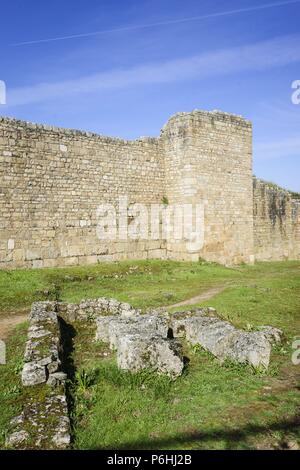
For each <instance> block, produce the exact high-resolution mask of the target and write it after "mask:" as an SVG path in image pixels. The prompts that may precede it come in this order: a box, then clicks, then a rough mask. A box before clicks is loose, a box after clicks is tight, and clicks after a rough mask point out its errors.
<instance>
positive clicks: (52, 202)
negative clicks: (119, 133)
mask: <svg viewBox="0 0 300 470" xmlns="http://www.w3.org/2000/svg"><path fill="white" fill-rule="evenodd" d="M0 179H1V185H0V266H1V267H23V266H25V267H42V266H44V267H49V266H60V265H76V264H87V263H96V262H97V261H98V260H100V261H101V260H113V259H123V258H126V257H129V258H146V257H160V256H163V255H164V249H163V243H162V242H160V241H155V240H154V241H149V242H147V243H144V242H143V241H128V242H126V241H125V242H124V241H117V242H115V243H114V242H110V243H108V242H107V241H106V240H104V241H103V240H99V239H98V238H97V236H96V224H97V217H96V210H97V207H98V206H99V204H101V203H107V202H113V203H114V204H115V203H117V202H118V196H123V195H126V196H128V198H129V202H131V203H134V202H137V203H144V204H150V203H152V202H157V201H161V199H162V197H163V194H164V161H163V155H162V152H161V150H160V142H159V140H158V139H142V140H137V141H132V142H131V141H124V140H121V139H111V138H108V137H102V136H99V135H95V134H90V133H85V132H79V131H71V130H66V129H58V128H51V127H45V126H38V125H33V124H28V123H25V122H21V121H15V120H10V119H2V120H0Z"/></svg>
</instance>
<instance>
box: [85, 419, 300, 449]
mask: <svg viewBox="0 0 300 470" xmlns="http://www.w3.org/2000/svg"><path fill="white" fill-rule="evenodd" d="M299 426H300V415H297V416H294V417H293V418H291V419H287V420H285V421H280V422H276V423H273V424H270V425H254V424H249V425H247V426H245V427H243V428H241V429H224V430H223V429H220V430H214V431H203V432H201V431H192V432H190V433H189V432H186V433H180V434H177V435H175V436H170V437H165V438H163V437H162V438H157V439H149V440H136V441H134V442H124V443H123V444H121V445H118V446H117V449H118V450H129V449H134V450H137V449H140V450H141V449H144V450H146V449H152V450H157V449H166V448H172V447H174V446H178V445H180V444H182V449H184V448H186V447H187V446H188V447H189V448H190V447H191V446H192V448H194V449H197V448H198V449H205V445H204V444H205V441H209V440H216V441H225V442H226V445H225V448H226V449H227V450H234V449H236V448H237V446H238V444H239V443H240V444H241V443H243V444H245V441H246V440H247V438H248V437H251V436H256V435H263V434H265V435H267V434H269V433H270V432H276V431H277V432H278V431H286V432H295V431H296V432H297V431H299ZM261 437H263V436H261ZM193 444H194V446H193ZM109 448H110V447H106V449H109ZM112 448H114V449H115V448H116V447H115V446H113V447H112ZM282 449H284V445H283V446H282ZM91 450H101V447H97V448H96V447H95V448H93V449H91ZM102 450H103V449H102Z"/></svg>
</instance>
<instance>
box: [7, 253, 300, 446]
mask: <svg viewBox="0 0 300 470" xmlns="http://www.w3.org/2000/svg"><path fill="white" fill-rule="evenodd" d="M216 286H225V290H224V291H223V292H221V293H220V294H218V295H216V296H215V297H214V298H212V299H211V300H209V301H207V302H203V303H201V305H209V306H213V307H215V308H217V310H218V313H219V315H220V316H221V317H223V318H225V319H228V320H230V321H231V322H233V323H234V324H235V325H236V326H238V327H241V328H247V329H250V330H251V329H255V328H256V327H257V326H260V325H273V326H277V327H279V328H281V329H283V331H284V334H285V340H284V343H283V345H282V346H279V347H276V348H274V351H273V353H272V360H271V365H270V368H269V370H268V372H267V373H266V372H263V371H259V370H254V369H252V368H251V367H249V366H241V365H235V364H232V363H225V364H224V365H222V366H221V365H220V364H219V363H218V362H217V361H216V360H215V359H214V358H213V357H212V356H211V355H210V354H208V353H206V352H204V351H202V350H201V348H189V347H188V346H187V345H186V346H185V347H186V355H187V356H188V357H189V359H190V363H189V365H188V368H187V369H186V371H185V372H184V374H183V376H182V377H180V378H179V379H177V380H176V381H175V382H171V381H169V380H168V379H167V378H166V377H161V376H157V375H153V374H151V373H150V372H149V371H145V372H143V373H140V374H135V375H132V374H129V373H126V372H121V371H119V370H118V369H117V367H116V363H115V357H114V355H113V354H112V353H111V352H110V351H109V350H108V348H107V346H106V345H104V344H101V343H98V344H97V343H94V342H92V341H91V339H92V337H93V329H92V327H91V328H85V329H82V328H80V326H79V325H75V328H76V330H77V335H76V336H75V337H74V344H75V350H74V352H73V360H74V364H75V367H76V372H75V383H74V385H73V386H72V388H71V392H72V396H73V399H74V409H73V415H72V418H73V430H74V447H75V448H78V449H103V448H119V449H124V448H128V449H129V448H135V449H136V448H143V449H145V448H148V449H183V448H184V449H198V448H199V449H203V448H210V449H246V448H257V447H272V448H273V447H274V446H275V447H276V446H279V447H284V446H285V443H286V442H288V441H289V440H291V441H295V440H299V439H300V434H299V427H300V426H299V389H300V388H299V387H300V383H299V367H300V366H294V365H293V364H292V363H291V353H292V349H291V342H292V339H293V337H294V336H297V335H299V334H300V333H299V332H300V262H296V261H295V262H292V261H288V262H278V263H258V264H256V265H254V266H247V265H243V266H237V267H234V268H225V267H223V266H219V265H216V264H209V263H179V262H171V261H165V262H162V261H139V262H122V263H111V264H101V265H100V264H99V265H96V266H91V267H80V268H78V267H76V268H64V269H44V270H35V271H34V270H32V271H30V270H19V271H10V272H7V271H6V272H1V273H0V312H1V313H2V315H7V314H8V313H9V314H11V315H13V314H14V312H17V311H18V310H21V309H26V308H29V306H30V304H31V302H32V301H33V300H38V299H40V300H45V299H47V298H50V299H51V298H59V299H61V300H66V301H73V302H77V301H79V300H81V299H82V298H93V297H100V296H109V297H115V298H117V299H119V300H122V301H128V302H130V303H131V304H133V305H134V306H136V307H141V308H147V307H152V306H164V305H170V304H173V303H176V302H178V301H181V300H185V299H187V298H189V297H192V296H195V295H198V294H199V293H201V292H203V291H205V290H206V289H209V288H212V287H216ZM45 291H47V293H46V292H45ZM188 308H190V307H185V309H188ZM23 347H24V328H23V329H21V330H18V333H17V334H16V335H14V336H13V337H11V338H10V340H9V342H8V348H9V350H10V351H17V354H15V355H14V357H13V358H12V359H11V360H10V361H9V363H8V365H7V366H0V402H1V404H0V406H1V417H0V433H2V435H4V433H5V430H6V427H7V423H8V421H9V418H10V417H12V416H13V415H15V414H16V411H17V409H18V407H19V406H20V403H21V398H22V395H21V394H20V393H19V394H18V392H17V388H18V387H19V384H20V382H19V376H18V374H17V373H16V372H15V371H14V370H15V368H16V369H18V367H19V366H18V364H20V360H21V357H22V348H23ZM15 386H16V387H17V388H14V387H15ZM14 393H16V395H14ZM2 409H4V411H3V413H2Z"/></svg>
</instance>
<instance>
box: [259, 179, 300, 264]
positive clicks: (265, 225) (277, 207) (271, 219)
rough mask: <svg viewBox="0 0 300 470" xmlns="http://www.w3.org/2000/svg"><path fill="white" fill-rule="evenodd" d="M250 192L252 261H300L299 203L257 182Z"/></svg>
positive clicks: (273, 188)
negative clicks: (252, 210)
mask: <svg viewBox="0 0 300 470" xmlns="http://www.w3.org/2000/svg"><path fill="white" fill-rule="evenodd" d="M253 189H254V191H253V192H254V247H255V258H256V259H257V260H260V261H263V260H270V261H271V260H284V259H300V199H293V198H292V196H291V193H289V192H288V191H286V190H284V189H282V188H279V187H278V186H275V185H272V184H270V183H266V182H265V181H262V180H259V179H257V178H253Z"/></svg>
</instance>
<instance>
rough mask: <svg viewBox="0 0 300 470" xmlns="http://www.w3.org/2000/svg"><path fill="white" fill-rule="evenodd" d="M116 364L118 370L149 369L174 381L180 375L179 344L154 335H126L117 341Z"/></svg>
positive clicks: (181, 360) (134, 370)
mask: <svg viewBox="0 0 300 470" xmlns="http://www.w3.org/2000/svg"><path fill="white" fill-rule="evenodd" d="M117 363H118V367H119V368H120V369H125V370H130V371H132V372H137V371H139V370H141V369H150V370H152V371H155V372H160V373H163V374H167V375H169V376H170V377H171V378H173V379H175V378H176V377H178V376H179V375H181V374H182V371H183V368H184V362H183V358H182V351H181V344H180V343H179V342H178V341H176V340H174V339H173V340H170V339H168V338H163V337H162V336H159V335H155V334H147V333H144V334H143V333H140V334H138V333H137V334H126V335H124V336H122V337H121V338H120V339H119V342H118V350H117Z"/></svg>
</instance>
